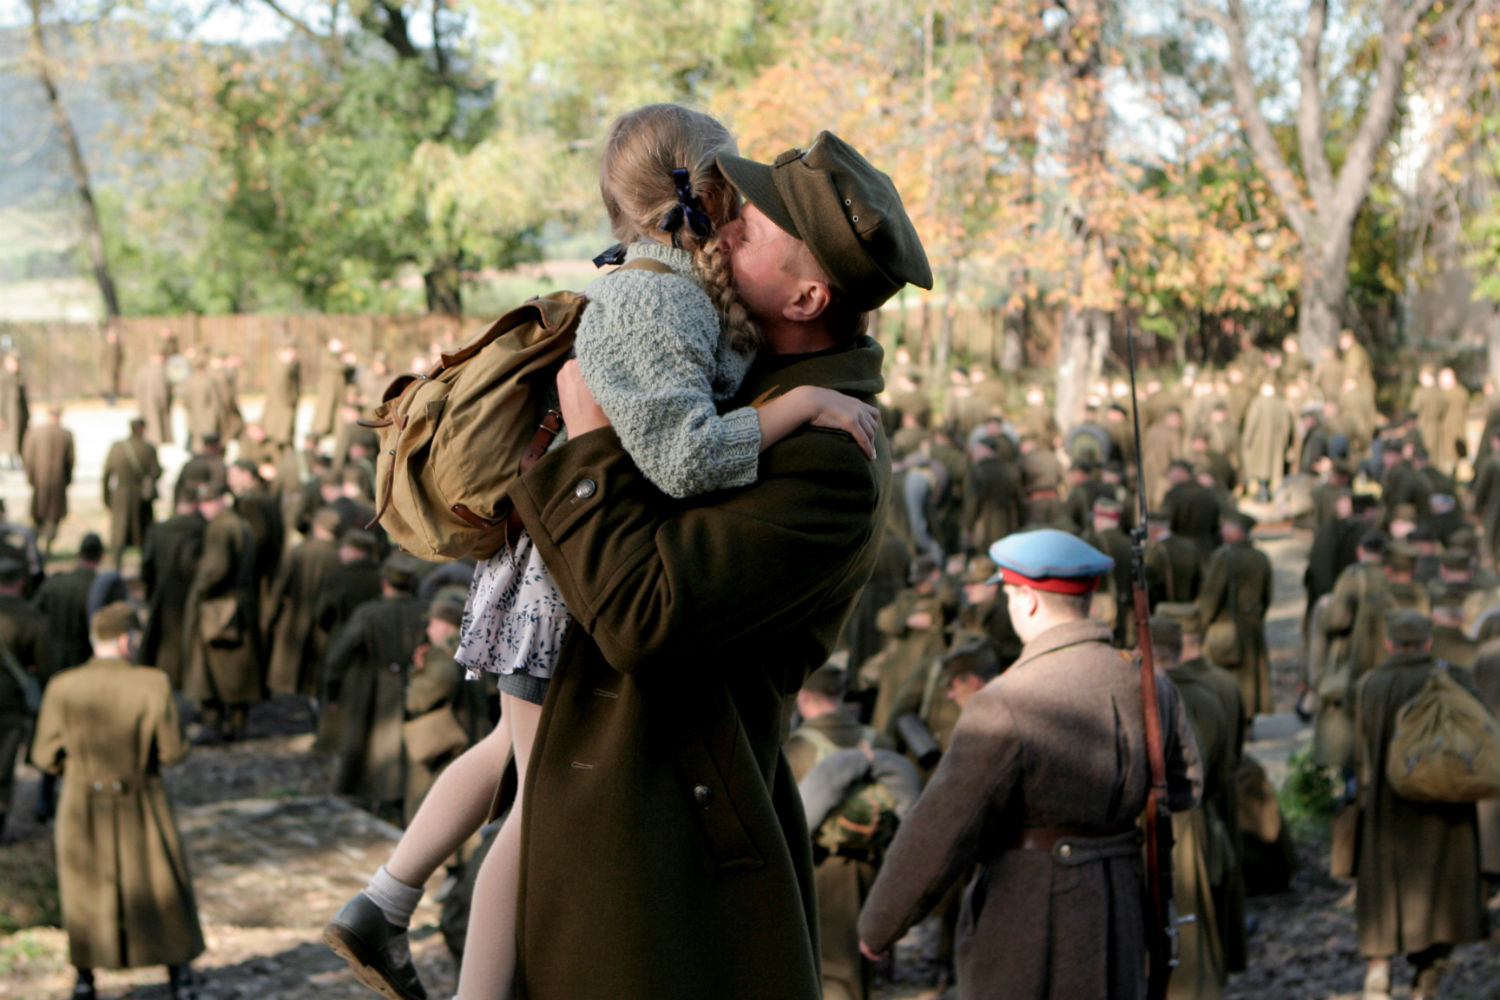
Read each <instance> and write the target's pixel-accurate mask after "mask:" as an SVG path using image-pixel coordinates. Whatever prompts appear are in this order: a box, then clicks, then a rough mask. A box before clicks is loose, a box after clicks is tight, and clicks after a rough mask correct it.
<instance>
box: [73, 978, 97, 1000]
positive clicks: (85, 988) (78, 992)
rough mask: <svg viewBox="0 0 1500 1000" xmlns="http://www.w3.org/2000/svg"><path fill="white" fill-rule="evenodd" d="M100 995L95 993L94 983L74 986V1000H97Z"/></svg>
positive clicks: (79, 983)
mask: <svg viewBox="0 0 1500 1000" xmlns="http://www.w3.org/2000/svg"><path fill="white" fill-rule="evenodd" d="M97 997H98V994H97V993H95V992H94V984H93V983H83V982H78V983H74V984H73V1000H96V998H97Z"/></svg>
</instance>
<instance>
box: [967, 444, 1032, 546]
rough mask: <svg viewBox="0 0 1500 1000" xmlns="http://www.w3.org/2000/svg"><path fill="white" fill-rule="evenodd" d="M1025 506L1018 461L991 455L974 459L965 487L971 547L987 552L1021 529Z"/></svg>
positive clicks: (968, 471)
mask: <svg viewBox="0 0 1500 1000" xmlns="http://www.w3.org/2000/svg"><path fill="white" fill-rule="evenodd" d="M1023 506H1024V503H1023V498H1022V495H1021V477H1020V473H1019V470H1018V469H1017V468H1016V463H1015V462H1013V461H1006V460H1005V459H1002V458H998V457H992V458H984V459H980V460H979V461H977V462H973V463H971V464H970V466H969V468H968V470H967V472H966V473H965V475H964V488H963V530H964V533H965V534H966V535H967V536H968V541H969V547H970V549H971V550H972V551H975V552H984V551H986V550H988V549H989V547H990V546H991V545H993V544H994V543H995V542H998V541H999V540H1000V539H1002V538H1004V537H1005V536H1006V535H1008V534H1010V533H1011V532H1012V531H1016V530H1018V529H1019V528H1020V527H1021V510H1022V507H1023Z"/></svg>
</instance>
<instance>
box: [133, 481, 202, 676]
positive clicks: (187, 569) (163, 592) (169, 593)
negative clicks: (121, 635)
mask: <svg viewBox="0 0 1500 1000" xmlns="http://www.w3.org/2000/svg"><path fill="white" fill-rule="evenodd" d="M173 500H174V505H173V511H174V513H173V514H172V516H171V517H169V518H167V519H166V520H165V521H163V522H161V523H160V524H158V525H156V526H155V527H154V528H152V529H151V534H150V535H149V536H147V538H146V546H145V548H144V549H143V550H142V552H141V583H142V584H144V585H145V587H146V605H147V608H148V611H147V617H146V633H145V636H144V637H143V639H142V640H141V659H142V660H143V661H144V662H146V663H153V664H155V665H156V667H157V668H158V669H159V670H161V671H162V672H163V673H165V674H166V675H167V677H168V679H170V680H171V682H172V687H173V688H174V689H180V688H181V687H182V674H183V657H182V654H183V643H182V633H183V625H184V621H185V618H186V615H187V603H188V595H189V592H190V591H191V589H192V585H193V579H194V578H195V577H196V576H197V575H198V559H199V558H200V557H201V556H202V554H203V532H204V529H205V528H206V527H207V524H208V522H206V521H205V520H203V515H202V514H199V513H198V497H197V492H196V490H193V489H189V488H186V487H184V488H182V489H179V490H178V492H177V495H176V496H175V497H174V498H173Z"/></svg>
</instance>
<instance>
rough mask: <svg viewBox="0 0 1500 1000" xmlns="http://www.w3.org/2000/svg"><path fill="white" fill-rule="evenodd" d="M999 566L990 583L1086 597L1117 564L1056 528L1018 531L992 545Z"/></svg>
mask: <svg viewBox="0 0 1500 1000" xmlns="http://www.w3.org/2000/svg"><path fill="white" fill-rule="evenodd" d="M990 558H991V559H993V560H995V565H996V566H999V567H1000V572H999V573H997V574H995V576H994V577H992V578H991V582H996V581H1004V582H1005V583H1015V584H1021V585H1023V586H1026V587H1034V588H1036V589H1037V590H1051V591H1055V592H1057V593H1059V594H1087V593H1089V592H1091V591H1092V590H1093V589H1094V588H1095V587H1097V586H1099V577H1100V575H1101V574H1104V573H1108V572H1109V571H1110V570H1112V569H1114V567H1115V561H1114V560H1113V559H1111V558H1110V557H1109V556H1107V555H1105V554H1104V553H1103V552H1100V551H1099V550H1098V549H1096V548H1094V547H1093V546H1092V545H1090V544H1089V543H1088V542H1085V541H1084V540H1083V539H1081V538H1079V537H1078V536H1077V535H1070V534H1068V533H1067V532H1066V531H1058V530H1057V529H1055V528H1039V529H1037V530H1035V531H1018V532H1016V533H1015V534H1012V535H1006V536H1005V537H1004V538H1002V539H1000V540H999V541H998V542H996V543H995V544H994V545H991V546H990Z"/></svg>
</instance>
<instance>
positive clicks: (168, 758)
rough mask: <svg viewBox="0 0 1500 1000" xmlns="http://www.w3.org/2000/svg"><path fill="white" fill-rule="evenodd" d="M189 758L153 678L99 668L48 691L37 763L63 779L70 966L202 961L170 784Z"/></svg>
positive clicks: (108, 663)
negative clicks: (168, 775) (170, 770)
mask: <svg viewBox="0 0 1500 1000" xmlns="http://www.w3.org/2000/svg"><path fill="white" fill-rule="evenodd" d="M187 752H188V744H187V740H186V739H185V738H184V737H183V734H182V728H181V726H180V724H179V722H178V718H177V706H176V703H175V702H174V701H173V700H172V687H171V684H170V683H168V681H167V677H166V675H165V674H163V673H162V672H161V671H160V670H157V669H156V668H154V667H137V666H134V665H132V664H130V663H127V662H126V661H124V660H120V659H97V658H96V659H92V660H90V661H89V662H87V663H85V664H83V665H82V666H80V667H78V668H77V669H75V670H70V671H68V672H67V673H65V674H62V675H60V676H58V677H56V678H54V679H53V681H52V683H51V684H49V685H48V686H47V693H46V695H45V696H44V697H43V699H42V711H41V715H40V716H39V717H38V718H37V726H36V736H35V738H34V739H33V741H32V745H31V755H32V759H33V760H34V761H35V762H36V763H37V765H38V766H39V767H41V768H42V769H43V770H45V771H48V772H50V773H52V774H61V775H63V776H64V780H63V783H62V800H61V802H60V803H59V806H58V813H57V857H58V862H59V863H58V870H57V879H58V889H59V891H60V894H61V896H62V911H63V925H64V926H65V927H66V928H67V931H68V946H69V961H71V962H72V964H73V965H75V966H78V967H79V968H82V969H93V968H111V969H112V968H135V967H138V966H144V965H176V964H178V963H182V962H189V961H192V959H193V958H195V957H196V956H198V955H199V954H201V953H202V952H203V932H202V930H201V929H200V927H199V925H198V911H197V905H196V903H195V901H194V896H193V880H192V877H191V876H190V874H189V873H188V865H187V857H186V855H185V854H184V852H183V850H182V843H181V840H180V838H179V837H178V834H177V823H176V820H175V819H174V818H173V816H172V806H171V803H170V801H169V800H168V799H167V790H166V787H165V786H164V785H163V784H162V779H161V768H162V766H164V765H170V764H175V763H177V762H178V761H180V760H182V759H183V758H184V757H186V756H187Z"/></svg>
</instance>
